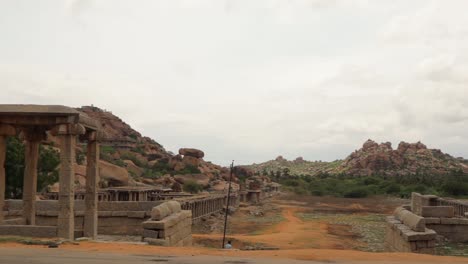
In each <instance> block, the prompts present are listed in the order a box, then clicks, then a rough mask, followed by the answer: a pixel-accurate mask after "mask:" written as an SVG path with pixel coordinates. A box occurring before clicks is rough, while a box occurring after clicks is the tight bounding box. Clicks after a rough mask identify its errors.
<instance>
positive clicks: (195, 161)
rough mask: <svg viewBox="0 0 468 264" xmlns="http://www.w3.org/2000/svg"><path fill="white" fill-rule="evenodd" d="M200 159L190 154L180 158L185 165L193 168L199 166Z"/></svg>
mask: <svg viewBox="0 0 468 264" xmlns="http://www.w3.org/2000/svg"><path fill="white" fill-rule="evenodd" d="M200 161H201V160H200V159H199V158H195V157H192V156H184V158H183V159H182V162H183V163H184V164H185V165H189V166H193V167H195V168H198V166H200ZM184 167H185V166H184Z"/></svg>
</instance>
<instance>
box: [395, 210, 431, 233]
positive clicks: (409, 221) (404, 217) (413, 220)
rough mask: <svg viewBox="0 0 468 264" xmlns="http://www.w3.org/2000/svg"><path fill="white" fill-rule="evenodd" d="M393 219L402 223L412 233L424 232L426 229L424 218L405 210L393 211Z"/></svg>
mask: <svg viewBox="0 0 468 264" xmlns="http://www.w3.org/2000/svg"><path fill="white" fill-rule="evenodd" d="M395 217H396V219H398V220H400V221H401V222H403V224H405V225H406V226H408V227H409V228H411V230H413V231H416V232H424V230H425V229H426V223H425V220H424V218H423V217H421V216H418V215H416V214H414V213H412V212H410V211H408V210H406V209H403V208H398V209H397V210H395Z"/></svg>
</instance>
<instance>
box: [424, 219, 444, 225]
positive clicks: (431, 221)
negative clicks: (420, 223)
mask: <svg viewBox="0 0 468 264" xmlns="http://www.w3.org/2000/svg"><path fill="white" fill-rule="evenodd" d="M424 220H425V221H426V225H438V224H440V218H438V217H425V218H424Z"/></svg>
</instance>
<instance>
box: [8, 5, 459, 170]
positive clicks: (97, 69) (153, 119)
mask: <svg viewBox="0 0 468 264" xmlns="http://www.w3.org/2000/svg"><path fill="white" fill-rule="evenodd" d="M467 10H468V1H465V0H460V1H455V0H440V1H428V0H419V1H418V0H411V1H408V0H391V1H387V0H382V1H377V0H368V1H359V0H356V1H352V0H198V1H196V0H151V1H141V0H140V1H130V0H129V1H117V0H108V1H106V0H99V1H91V0H77V1H59V0H56V1H47V0H41V1H35V0H29V1H21V0H0V91H1V94H2V95H1V97H0V103H25V104H62V105H68V106H74V107H77V106H81V105H91V104H93V105H95V106H98V107H101V108H104V109H108V110H110V111H112V112H113V113H114V114H116V115H117V116H119V117H121V118H122V119H123V120H125V121H126V122H127V123H129V124H130V125H132V126H133V127H134V128H135V129H137V130H138V131H140V132H141V133H142V134H143V135H146V136H149V137H152V138H154V139H155V140H156V141H158V142H159V143H161V144H162V145H163V146H165V148H166V149H168V150H171V151H174V152H177V150H178V149H179V148H180V147H195V148H200V149H202V150H204V151H205V153H206V160H212V161H214V162H216V163H218V164H221V165H227V164H228V163H229V161H230V160H232V159H234V160H236V163H238V164H247V163H253V162H262V161H265V160H269V159H274V158H275V157H276V156H278V155H283V156H284V157H286V158H288V159H294V158H295V157H297V156H303V157H304V158H305V159H307V160H334V159H341V158H345V157H346V156H347V155H348V154H349V153H350V152H352V151H354V150H355V149H357V148H359V147H360V146H361V145H362V143H363V142H364V141H365V140H367V139H368V138H371V139H374V140H376V141H378V142H383V141H391V142H392V143H393V144H394V147H396V145H397V144H398V143H399V141H401V140H404V141H409V142H416V141H419V140H420V141H422V142H423V143H425V144H427V145H428V146H429V147H431V148H440V149H442V150H443V151H445V152H448V153H450V154H452V155H454V156H464V157H468V140H467V137H468V86H467V83H468V15H467V13H466V12H467Z"/></svg>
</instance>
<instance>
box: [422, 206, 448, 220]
mask: <svg viewBox="0 0 468 264" xmlns="http://www.w3.org/2000/svg"><path fill="white" fill-rule="evenodd" d="M454 215H455V210H454V208H453V206H423V207H422V210H421V216H423V217H447V218H451V217H454Z"/></svg>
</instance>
